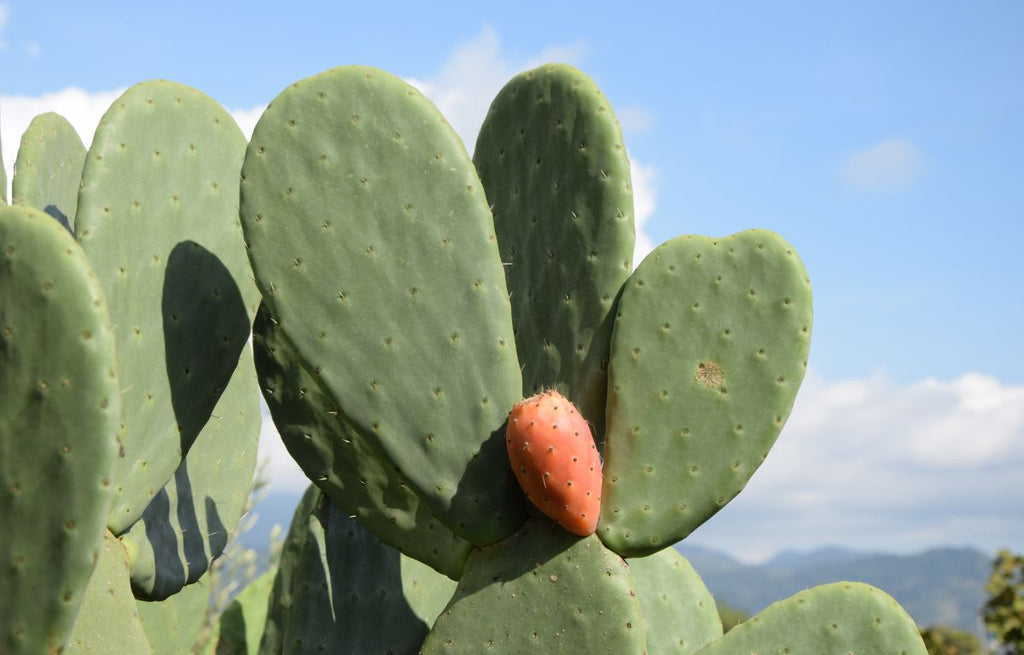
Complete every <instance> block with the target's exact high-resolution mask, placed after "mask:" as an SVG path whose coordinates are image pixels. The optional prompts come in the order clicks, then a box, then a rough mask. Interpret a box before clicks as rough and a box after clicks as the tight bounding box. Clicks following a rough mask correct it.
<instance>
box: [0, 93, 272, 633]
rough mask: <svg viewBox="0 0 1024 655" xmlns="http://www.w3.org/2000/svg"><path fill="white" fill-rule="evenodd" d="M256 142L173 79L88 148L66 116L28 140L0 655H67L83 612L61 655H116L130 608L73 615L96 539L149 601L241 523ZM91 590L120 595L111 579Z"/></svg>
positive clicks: (5, 325) (15, 250)
mask: <svg viewBox="0 0 1024 655" xmlns="http://www.w3.org/2000/svg"><path fill="white" fill-rule="evenodd" d="M245 145H246V142H245V139H244V137H243V136H242V134H241V131H240V130H239V129H238V127H237V125H235V124H234V121H233V120H232V119H231V117H230V115H229V114H228V113H227V112H226V111H225V110H224V109H223V108H222V107H220V106H219V105H218V104H217V103H216V102H214V101H213V100H211V99H210V98H208V97H206V96H204V95H203V94H201V93H199V92H198V91H196V90H194V89H190V88H188V87H185V86H182V85H179V84H175V83H173V82H167V81H153V82H144V83H141V84H139V85H136V86H134V87H132V88H131V89H129V90H128V91H127V92H126V93H125V94H123V95H122V96H121V97H120V98H119V99H118V100H117V101H115V103H114V104H113V105H112V106H111V108H110V109H109V110H108V112H107V113H106V114H105V115H104V118H103V120H102V121H101V124H100V126H99V128H98V129H97V132H96V136H95V137H94V139H93V143H92V146H91V148H90V149H89V151H88V152H85V150H84V148H83V147H82V144H81V141H80V139H79V138H78V136H77V134H75V132H74V130H73V129H72V128H71V126H70V125H69V124H68V123H67V121H66V120H64V119H63V118H61V117H59V116H57V115H56V114H45V115H43V116H40V117H37V119H35V120H34V121H33V122H32V124H31V126H30V127H29V129H28V130H27V131H26V133H25V136H24V138H23V139H22V143H21V148H20V149H19V153H18V160H17V173H16V176H15V180H14V183H13V186H14V202H15V206H13V207H10V208H5V209H4V210H3V211H4V212H5V214H4V220H2V221H0V223H3V225H2V226H0V236H2V241H3V250H2V252H3V255H0V256H2V257H5V258H6V259H4V260H3V266H2V267H0V330H2V335H3V336H2V339H3V342H2V344H0V360H6V361H0V364H2V365H3V366H2V370H0V392H2V393H0V396H2V398H0V488H2V489H3V490H2V491H0V510H2V515H0V532H3V533H4V534H12V535H17V536H14V537H12V538H10V539H4V540H3V543H2V544H0V558H3V559H4V561H9V562H14V563H15V566H14V567H13V568H11V569H10V570H9V571H8V573H9V574H10V575H11V576H12V577H11V579H10V580H7V579H5V578H4V577H2V576H5V575H7V574H5V573H0V585H2V586H3V588H4V589H10V590H12V593H11V594H4V597H5V598H6V599H7V602H9V603H16V604H17V605H18V607H13V606H12V607H10V608H8V607H7V606H5V605H3V603H4V601H3V600H2V599H0V610H2V611H0V615H2V616H0V635H2V638H3V639H4V640H5V641H4V642H3V643H2V645H0V651H3V652H32V653H36V652H59V651H60V649H61V648H62V647H63V646H64V644H65V643H66V642H67V638H68V633H69V631H70V630H71V629H72V623H74V622H75V618H76V613H77V614H78V617H79V622H78V623H76V624H75V625H74V633H75V635H76V637H75V638H74V639H73V643H71V645H69V646H68V648H78V649H80V650H81V649H83V648H91V649H92V650H93V652H111V650H112V649H113V648H112V647H108V646H106V645H103V644H108V643H113V640H116V639H117V637H118V631H119V630H121V629H124V630H125V631H126V632H125V635H124V636H125V638H126V639H127V638H128V637H129V633H132V634H134V633H136V632H138V631H137V630H135V629H134V627H125V626H121V627H120V628H119V627H118V624H117V623H116V622H115V621H113V620H111V617H112V616H113V614H111V612H115V613H118V614H119V613H122V610H123V607H124V606H125V605H124V603H120V601H119V603H120V604H115V605H110V604H109V603H107V602H104V601H106V600H108V599H107V598H106V595H108V594H107V592H106V591H96V592H92V595H93V596H94V597H95V598H94V601H92V603H91V605H92V606H93V607H95V608H98V609H97V610H95V611H98V612H100V616H96V615H94V614H93V610H90V611H88V612H87V611H85V610H83V611H81V612H80V613H79V612H78V607H79V605H80V604H81V603H82V590H83V588H84V587H85V582H86V580H89V572H90V571H92V568H93V566H94V565H95V564H96V561H97V558H98V555H99V552H100V549H101V546H103V539H104V536H105V537H106V539H107V544H106V546H105V547H104V552H110V551H112V550H113V551H114V552H117V553H119V557H117V558H116V559H118V561H121V560H123V562H124V564H125V565H126V566H127V567H128V568H129V570H130V579H131V585H132V586H131V589H130V590H129V592H128V595H127V597H128V598H129V599H131V596H132V592H134V594H135V595H137V596H139V597H140V598H147V599H157V598H166V597H168V596H170V595H171V594H174V593H176V592H178V591H179V590H180V589H181V588H182V587H183V586H184V585H186V584H191V583H195V582H196V581H197V580H198V579H199V578H200V577H201V576H202V575H203V573H204V572H205V571H206V570H207V568H208V567H209V564H210V562H211V560H212V559H213V558H215V557H217V556H219V555H220V554H221V552H222V551H223V549H224V547H225V545H226V543H227V540H228V537H229V536H230V534H231V533H232V532H234V530H235V527H236V525H237V523H238V519H239V518H240V515H241V513H242V508H243V507H244V505H245V502H246V499H247V496H248V494H249V492H250V489H251V486H252V478H253V471H254V468H255V455H256V441H257V438H258V434H259V424H260V412H259V405H258V398H259V397H258V392H257V390H256V386H255V371H254V369H253V364H252V359H251V357H250V354H249V352H248V350H247V349H246V342H247V340H248V337H249V335H250V329H251V320H252V318H253V316H254V314H255V311H256V308H257V305H258V302H259V293H258V291H257V289H256V287H255V285H254V284H253V283H252V280H251V272H250V270H249V265H248V259H247V257H246V255H245V245H244V242H243V240H242V234H241V228H240V226H239V223H238V216H237V208H238V176H239V172H240V170H241V164H242V157H243V155H244V151H245ZM30 207H36V208H37V209H31V208H30ZM44 212H45V213H44ZM47 214H49V215H47ZM54 218H57V219H58V221H61V222H62V223H64V226H65V227H67V228H68V229H65V228H64V227H61V226H60V225H59V224H58V222H57V221H54V220H53V219H54ZM72 223H73V224H74V226H75V228H77V229H76V230H75V231H74V232H75V236H77V238H78V241H77V242H76V241H75V236H72V234H71V225H72ZM29 261H31V263H29ZM115 343H116V350H117V356H116V357H115V354H114V350H115ZM26 435H32V436H33V439H31V440H29V441H25V437H26ZM15 451H16V452H15ZM75 453H78V454H77V455H76V454H75ZM40 471H46V474H45V475H40V474H39V472H40ZM33 480H35V482H33ZM42 481H45V485H43V484H42ZM41 485H42V486H41ZM43 501H45V502H43ZM30 502H31V503H35V504H32V505H31V506H30ZM39 503H42V504H41V505H40V504H39ZM5 507H6V509H5ZM99 514H102V515H104V517H105V518H103V519H102V520H100V519H99V518H98V516H99ZM8 521H11V523H10V524H8ZM97 521H100V524H105V525H106V526H107V527H108V531H107V533H106V534H105V533H104V530H103V529H102V528H100V527H98V525H99V524H97ZM118 567H120V564H118ZM112 570H113V569H109V570H108V572H109V571H112ZM118 570H120V569H119V568H118ZM104 575H106V574H104ZM111 575H113V573H111ZM128 579H129V578H128V577H127V576H125V577H124V581H127V580H128ZM97 580H99V578H98V574H94V575H93V577H92V582H90V584H91V585H93V586H94V587H95V586H96V585H100V586H102V585H103V584H107V585H108V591H114V590H115V587H116V595H117V596H118V597H120V596H123V594H122V589H123V588H127V587H125V586H124V585H125V584H127V583H126V582H124V584H123V580H122V576H121V573H119V572H118V573H117V574H116V580H115V579H113V578H110V579H108V580H107V581H106V582H103V581H102V580H100V581H97ZM97 588H98V587H97ZM87 604H88V603H87ZM114 607H116V608H117V609H112V608H114ZM132 607H134V599H132ZM83 621H84V623H83ZM135 623H137V619H135ZM104 629H106V631H107V632H108V633H109V634H103V630H104ZM83 635H86V636H84V637H83ZM90 644H91V646H90ZM121 645H122V648H120V649H119V650H120V651H122V652H133V651H132V649H133V648H134V646H131V647H129V646H128V645H127V644H126V643H123V644H121ZM140 648H141V646H140ZM140 652H141V651H140Z"/></svg>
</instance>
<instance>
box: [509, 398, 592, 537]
mask: <svg viewBox="0 0 1024 655" xmlns="http://www.w3.org/2000/svg"><path fill="white" fill-rule="evenodd" d="M505 436H506V439H505V442H506V445H507V446H508V458H509V461H510V462H511V464H512V470H513V471H514V472H515V475H516V478H517V479H518V480H519V484H520V486H522V488H523V491H525V492H526V497H527V498H528V499H530V501H531V502H532V503H533V504H534V505H536V506H537V507H538V508H539V509H540V511H542V512H543V513H544V514H545V516H547V517H549V518H551V519H552V520H554V521H555V522H556V523H558V524H559V525H561V526H562V527H563V528H565V529H566V530H568V531H569V532H571V533H573V534H575V535H579V536H581V537H586V536H587V535H590V534H592V533H593V532H594V530H595V529H596V528H597V518H598V514H599V512H600V510H601V456H600V454H598V452H597V446H596V445H595V444H594V437H593V434H592V433H591V431H590V425H588V424H587V421H586V419H584V418H583V415H582V414H580V412H579V410H577V409H576V407H575V406H574V405H573V404H572V403H571V402H570V401H569V400H567V399H566V398H565V397H564V396H562V394H560V393H559V392H557V391H555V390H550V391H545V392H542V393H539V394H536V395H534V396H530V397H529V398H527V399H526V400H522V401H520V402H518V403H516V405H515V406H514V407H513V408H512V411H511V412H510V413H509V416H508V427H507V428H506V432H505Z"/></svg>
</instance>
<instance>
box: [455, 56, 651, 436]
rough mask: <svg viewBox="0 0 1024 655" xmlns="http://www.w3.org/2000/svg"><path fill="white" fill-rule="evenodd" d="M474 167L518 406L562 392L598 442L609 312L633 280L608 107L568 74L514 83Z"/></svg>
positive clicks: (530, 75) (627, 211) (621, 169)
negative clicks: (504, 290)
mask: <svg viewBox="0 0 1024 655" xmlns="http://www.w3.org/2000/svg"><path fill="white" fill-rule="evenodd" d="M473 162H474V163H475V164H476V167H477V170H478V171H479V173H480V180H481V181H482V182H483V184H484V189H485V190H486V192H487V199H488V200H489V201H490V203H491V206H492V208H493V209H492V211H493V212H494V225H495V230H496V232H497V235H498V246H499V249H500V252H501V258H502V262H503V263H504V265H505V273H506V279H507V281H508V288H509V291H510V292H511V298H510V300H511V302H512V317H513V323H514V326H515V332H516V349H517V351H518V352H519V357H520V360H521V362H522V364H523V395H524V396H531V395H533V394H535V393H539V392H540V391H543V390H545V389H549V388H555V387H557V388H559V389H560V390H561V391H562V393H564V394H565V395H566V396H567V397H568V398H569V399H570V400H572V401H573V403H575V404H576V405H577V406H578V407H579V408H580V411H581V412H582V413H583V416H585V417H586V418H587V420H588V421H590V422H591V424H593V425H594V426H595V428H596V430H597V434H598V442H599V443H600V441H601V438H602V437H603V433H604V429H603V428H604V409H605V392H606V389H607V372H606V367H607V360H608V350H609V343H610V340H611V332H612V318H613V313H612V310H613V308H614V305H615V300H616V298H617V296H618V293H619V289H621V287H622V284H623V282H625V280H626V278H627V277H628V276H629V274H630V272H631V271H632V270H633V264H632V262H633V244H634V229H633V190H632V187H631V184H630V170H629V159H628V158H627V157H626V150H625V148H624V147H623V140H622V133H621V131H620V129H619V124H618V121H617V120H616V118H615V114H614V112H613V111H612V108H611V105H610V104H609V103H608V100H607V99H606V98H605V97H604V95H603V94H602V93H601V91H600V90H599V89H598V88H597V86H596V85H595V84H594V82H593V81H592V80H591V79H590V78H589V77H587V76H586V75H584V74H583V73H581V72H580V71H578V70H576V69H575V68H573V67H571V66H567V65H565V64H548V65H545V66H542V67H540V68H537V69H534V70H531V71H527V72H525V73H521V74H519V75H517V76H516V77H514V78H513V79H512V80H511V81H510V82H509V83H508V84H506V85H505V87H504V88H503V89H502V90H501V92H500V93H498V95H497V97H496V98H495V99H494V102H493V103H492V104H491V107H490V110H489V111H488V113H487V118H486V119H485V120H484V123H483V126H482V127H481V128H480V135H479V137H478V138H477V142H476V149H475V150H474V153H473Z"/></svg>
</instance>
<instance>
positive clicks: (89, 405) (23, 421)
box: [0, 206, 121, 655]
mask: <svg viewBox="0 0 1024 655" xmlns="http://www.w3.org/2000/svg"><path fill="white" fill-rule="evenodd" d="M120 409H121V395H120V390H119V386H118V380H117V373H116V358H115V354H114V338H113V333H112V331H111V328H110V318H109V316H108V313H107V305H106V302H105V300H104V298H103V292H102V289H101V288H100V285H99V282H98V281H97V280H96V277H95V275H94V274H93V273H92V270H91V269H90V267H89V263H88V261H87V260H86V258H85V253H83V252H82V249H81V248H80V247H79V246H78V244H77V243H75V240H74V238H73V237H72V236H71V235H70V234H69V233H68V231H67V230H66V229H64V228H63V227H62V226H60V225H59V224H58V223H57V222H56V221H54V220H53V219H52V218H51V217H49V216H47V215H46V214H44V213H43V212H42V211H39V210H36V209H31V208H28V207H14V206H12V207H4V208H2V209H0V562H3V565H2V566H0V589H2V590H3V592H2V593H0V652H4V653H11V654H12V655H13V654H15V653H30V654H33V655H34V654H36V653H44V652H55V651H57V650H58V649H59V648H60V646H61V645H62V643H63V642H64V640H65V639H66V638H67V636H68V633H69V631H70V629H71V625H72V623H73V622H74V619H75V615H76V614H77V612H78V608H79V606H80V604H81V602H82V595H83V592H84V589H85V587H86V584H87V583H88V580H89V576H90V573H91V572H92V570H93V566H94V564H95V562H96V558H97V556H98V555H99V551H100V548H101V546H102V542H103V533H104V532H105V530H104V528H105V526H106V516H107V510H108V506H109V503H110V500H111V497H112V494H111V490H112V482H111V474H112V471H113V466H114V459H115V458H116V457H117V453H118V444H117V433H118V428H119V425H120V414H121V412H120Z"/></svg>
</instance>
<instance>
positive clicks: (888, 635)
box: [697, 582, 926, 655]
mask: <svg viewBox="0 0 1024 655" xmlns="http://www.w3.org/2000/svg"><path fill="white" fill-rule="evenodd" d="M735 653H762V654H763V655H775V654H779V655H781V654H783V653H815V655H876V653H896V654H899V655H925V653H926V650H925V647H924V642H923V641H922V640H921V635H920V634H919V633H918V631H917V626H916V625H915V624H914V621H913V620H912V619H911V618H910V616H909V615H907V613H906V612H905V611H904V610H903V608H902V607H900V606H899V604H897V603H896V601H895V600H893V599H892V597H890V596H889V595H888V594H886V593H885V592H883V591H881V590H879V589H876V588H874V587H872V586H870V585H866V584H862V583H858V582H837V583H834V584H829V585H823V586H821V587H815V588H813V589H809V590H807V591H803V592H800V593H798V594H796V595H795V596H792V597H790V598H787V599H785V600H781V601H779V602H777V603H775V604H773V605H770V606H768V607H767V608H765V609H764V610H763V611H762V612H760V613H759V614H757V615H756V616H754V617H753V618H751V619H748V620H747V621H744V622H743V623H741V624H739V625H738V626H736V627H735V628H733V629H732V630H730V631H729V632H727V633H726V634H725V636H723V637H722V638H721V639H719V640H717V641H715V642H712V643H710V644H708V645H707V646H705V647H704V648H702V649H700V650H699V651H697V655H734V654H735Z"/></svg>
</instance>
